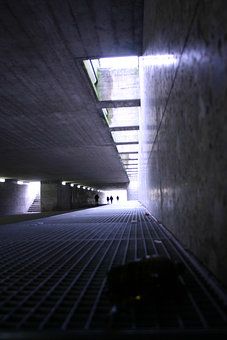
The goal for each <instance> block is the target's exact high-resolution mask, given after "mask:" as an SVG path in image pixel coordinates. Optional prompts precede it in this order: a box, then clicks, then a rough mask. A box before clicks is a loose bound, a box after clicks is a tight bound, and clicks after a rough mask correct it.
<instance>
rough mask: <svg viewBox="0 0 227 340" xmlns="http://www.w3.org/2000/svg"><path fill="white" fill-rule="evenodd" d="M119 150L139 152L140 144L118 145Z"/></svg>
mask: <svg viewBox="0 0 227 340" xmlns="http://www.w3.org/2000/svg"><path fill="white" fill-rule="evenodd" d="M117 149H118V152H130V153H131V152H139V144H124V145H117Z"/></svg>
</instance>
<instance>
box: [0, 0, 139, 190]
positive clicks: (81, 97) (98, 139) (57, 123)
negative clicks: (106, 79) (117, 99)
mask: <svg viewBox="0 0 227 340" xmlns="http://www.w3.org/2000/svg"><path fill="white" fill-rule="evenodd" d="M142 14H143V1H142V0H101V1H100V0H64V1H62V0H8V1H7V0H6V1H2V0H1V1H0V30H1V31H0V37H1V38H0V44H1V45H0V58H1V63H0V72H1V88H0V160H1V167H0V176H1V177H13V178H21V179H39V180H41V179H43V180H52V179H62V180H72V181H75V182H81V183H84V184H90V185H99V186H102V187H103V186H105V185H106V186H109V185H114V184H116V185H118V186H119V185H122V184H124V183H126V182H128V177H127V175H126V173H125V170H124V169H123V166H122V163H121V161H120V158H119V155H118V153H117V149H116V146H115V144H114V142H113V140H112V137H111V133H110V131H109V129H108V126H107V125H106V123H105V121H104V119H103V118H102V111H101V107H102V105H101V104H100V102H98V100H97V99H96V96H95V94H94V92H93V90H92V87H91V85H90V83H89V80H88V77H87V74H86V72H85V70H84V68H83V63H82V60H83V59H86V58H98V57H109V56H126V55H140V54H141V44H142ZM109 105H110V106H111V103H109ZM115 105H117V104H115ZM126 105H127V104H126ZM129 105H130V103H129Z"/></svg>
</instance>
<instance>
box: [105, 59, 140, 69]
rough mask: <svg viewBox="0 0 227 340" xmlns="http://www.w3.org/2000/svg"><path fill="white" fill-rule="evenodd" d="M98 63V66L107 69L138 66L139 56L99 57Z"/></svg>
mask: <svg viewBox="0 0 227 340" xmlns="http://www.w3.org/2000/svg"><path fill="white" fill-rule="evenodd" d="M99 65H100V68H108V69H121V68H124V69H128V68H138V67H139V58H138V57H115V58H101V59H99Z"/></svg>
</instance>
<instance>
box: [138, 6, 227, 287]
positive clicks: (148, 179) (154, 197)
mask: <svg viewBox="0 0 227 340" xmlns="http://www.w3.org/2000/svg"><path fill="white" fill-rule="evenodd" d="M226 37H227V4H226V2H225V1H221V0H217V1H209V0H204V1H202V0H201V1H194V0H192V1H186V0H181V1H177V0H174V1H173V0H154V1H149V0H145V8H144V41H143V56H144V58H143V60H142V61H141V74H140V79H141V84H140V86H141V96H142V98H141V103H142V110H141V121H140V124H141V141H142V143H141V154H140V194H139V199H140V201H142V202H143V203H144V204H145V205H146V206H147V207H148V208H149V210H150V211H151V213H152V214H153V215H154V216H156V217H157V218H158V219H159V220H161V221H162V222H163V224H164V225H166V227H167V228H168V229H170V230H171V231H172V232H173V233H174V235H175V236H176V237H177V238H178V240H180V241H181V242H182V243H183V245H184V246H185V247H186V248H188V249H189V250H190V251H192V252H193V253H194V254H195V255H196V256H197V257H198V258H199V259H200V260H201V261H202V262H203V263H204V264H205V265H206V266H207V267H208V268H209V269H210V270H211V271H212V272H213V273H214V274H215V275H216V277H217V278H218V279H219V280H220V281H221V282H222V283H223V284H225V285H227V271H226V263H227V228H226V202H227V200H226V165H227V162H226V149H225V148H226V145H227V144H226V136H227V131H226V111H227V39H226ZM153 55H156V58H152V56H153ZM158 56H159V58H158Z"/></svg>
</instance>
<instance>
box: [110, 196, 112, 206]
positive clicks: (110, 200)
mask: <svg viewBox="0 0 227 340" xmlns="http://www.w3.org/2000/svg"><path fill="white" fill-rule="evenodd" d="M110 202H111V204H112V203H113V196H110Z"/></svg>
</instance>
